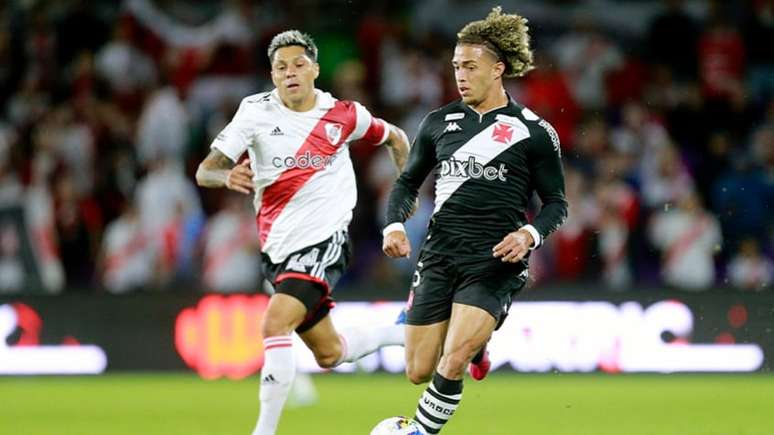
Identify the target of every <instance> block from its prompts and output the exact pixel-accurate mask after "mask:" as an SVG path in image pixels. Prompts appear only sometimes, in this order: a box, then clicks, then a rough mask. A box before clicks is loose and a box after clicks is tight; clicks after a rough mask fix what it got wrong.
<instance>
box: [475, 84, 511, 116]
mask: <svg viewBox="0 0 774 435" xmlns="http://www.w3.org/2000/svg"><path fill="white" fill-rule="evenodd" d="M506 104H508V95H507V94H506V93H505V89H503V87H502V86H492V90H491V91H490V92H489V93H488V94H487V96H486V97H485V98H484V99H483V100H481V102H479V103H478V104H475V105H470V108H471V109H473V110H475V111H476V112H478V113H480V114H484V113H486V112H489V111H490V110H492V109H496V108H498V107H503V106H505V105H506Z"/></svg>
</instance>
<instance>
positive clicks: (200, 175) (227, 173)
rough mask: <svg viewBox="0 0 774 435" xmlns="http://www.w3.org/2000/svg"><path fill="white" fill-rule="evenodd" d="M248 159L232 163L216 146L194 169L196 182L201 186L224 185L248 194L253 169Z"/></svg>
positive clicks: (251, 185)
mask: <svg viewBox="0 0 774 435" xmlns="http://www.w3.org/2000/svg"><path fill="white" fill-rule="evenodd" d="M249 164H250V161H249V160H245V161H243V162H242V163H240V164H237V165H234V162H233V161H231V159H230V158H229V157H228V156H227V155H225V154H223V152H221V151H220V150H218V149H217V148H213V149H212V150H211V151H210V154H209V155H207V157H206V158H205V159H204V160H203V161H202V162H201V163H200V164H199V168H198V169H197V170H196V184H198V185H199V186H201V187H211V188H214V187H226V188H228V189H231V190H234V191H237V192H240V193H246V194H249V193H251V192H252V191H253V171H252V170H251V169H250V165H249Z"/></svg>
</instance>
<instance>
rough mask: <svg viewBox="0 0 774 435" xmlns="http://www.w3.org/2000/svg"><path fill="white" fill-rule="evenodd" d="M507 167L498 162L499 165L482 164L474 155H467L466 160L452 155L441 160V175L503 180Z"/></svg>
mask: <svg viewBox="0 0 774 435" xmlns="http://www.w3.org/2000/svg"><path fill="white" fill-rule="evenodd" d="M507 173H508V169H506V167H505V163H500V167H494V166H484V165H482V164H481V163H478V162H477V161H476V159H475V157H473V156H470V157H468V160H467V161H463V160H457V159H455V158H454V157H451V158H449V159H448V160H444V161H442V162H441V176H442V177H461V178H475V179H480V178H484V179H486V180H489V181H495V180H499V181H505V174H507Z"/></svg>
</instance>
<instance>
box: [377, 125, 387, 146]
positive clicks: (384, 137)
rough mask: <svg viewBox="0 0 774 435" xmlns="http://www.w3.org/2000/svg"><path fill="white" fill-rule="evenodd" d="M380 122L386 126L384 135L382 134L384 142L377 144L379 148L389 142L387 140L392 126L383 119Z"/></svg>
mask: <svg viewBox="0 0 774 435" xmlns="http://www.w3.org/2000/svg"><path fill="white" fill-rule="evenodd" d="M379 122H381V123H382V125H383V126H384V134H382V140H380V141H379V142H377V143H376V145H377V146H379V145H383V144H384V143H385V142H387V138H388V137H390V124H388V123H387V121H385V120H383V119H379Z"/></svg>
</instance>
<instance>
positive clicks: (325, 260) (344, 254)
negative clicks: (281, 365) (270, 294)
mask: <svg viewBox="0 0 774 435" xmlns="http://www.w3.org/2000/svg"><path fill="white" fill-rule="evenodd" d="M349 257H350V243H349V237H348V235H347V232H346V231H344V230H341V231H337V232H336V233H334V234H333V236H331V237H330V238H328V239H326V240H323V241H322V242H320V243H318V244H316V245H312V246H307V247H305V248H303V249H299V250H298V251H296V252H293V253H292V254H290V255H288V257H287V258H286V259H285V261H283V262H282V263H279V264H277V263H272V261H271V259H270V258H269V256H268V255H266V254H262V255H261V267H262V269H263V274H264V276H265V277H266V279H268V280H269V282H271V283H272V284H273V285H274V289H275V291H276V292H277V293H285V294H289V295H290V296H293V297H295V298H296V299H298V300H300V301H301V302H302V303H303V304H304V305H305V306H306V309H307V313H306V318H305V319H304V321H303V322H302V323H301V325H300V326H299V327H298V328H297V329H296V332H298V333H302V332H305V331H307V330H309V329H311V328H312V327H313V326H314V325H316V324H317V323H318V322H319V321H320V320H322V319H323V318H325V316H326V315H328V313H329V312H330V310H331V308H333V306H334V305H335V302H334V300H333V297H332V296H331V293H332V291H333V287H334V286H335V285H336V283H337V282H338V281H339V279H341V276H342V275H343V274H344V270H345V269H346V267H347V264H348V262H349ZM287 279H296V280H302V281H306V282H309V283H311V284H313V285H314V288H316V289H317V290H319V291H317V292H315V291H312V292H309V291H308V290H306V289H308V287H306V286H287V285H280V284H281V283H282V282H283V281H285V280H287Z"/></svg>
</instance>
